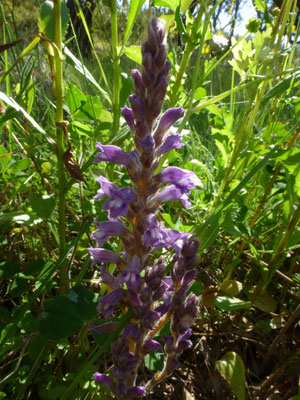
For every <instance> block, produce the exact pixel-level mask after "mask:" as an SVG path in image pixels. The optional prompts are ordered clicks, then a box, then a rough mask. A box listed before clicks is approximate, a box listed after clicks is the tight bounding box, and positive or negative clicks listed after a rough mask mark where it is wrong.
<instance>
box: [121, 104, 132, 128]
mask: <svg viewBox="0 0 300 400" xmlns="http://www.w3.org/2000/svg"><path fill="white" fill-rule="evenodd" d="M121 111H122V115H123V117H124V118H125V121H126V122H127V125H128V126H129V128H130V129H131V130H132V132H134V131H135V130H134V120H133V113H132V110H131V109H130V108H128V107H126V106H125V107H123V108H122V110H121Z"/></svg>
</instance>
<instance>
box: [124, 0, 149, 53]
mask: <svg viewBox="0 0 300 400" xmlns="http://www.w3.org/2000/svg"><path fill="white" fill-rule="evenodd" d="M144 3H145V0H131V2H130V6H129V12H128V19H127V25H126V29H125V33H124V40H123V45H122V49H124V47H125V45H126V43H127V40H128V38H129V36H130V34H131V31H132V28H133V25H134V23H135V21H136V17H137V15H138V13H139V12H140V10H141V8H142V6H143V4H144Z"/></svg>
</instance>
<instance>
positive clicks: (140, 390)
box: [126, 386, 146, 397]
mask: <svg viewBox="0 0 300 400" xmlns="http://www.w3.org/2000/svg"><path fill="white" fill-rule="evenodd" d="M145 394H146V390H145V388H144V387H143V386H132V387H131V388H129V389H127V392H126V395H127V396H129V397H142V396H145Z"/></svg>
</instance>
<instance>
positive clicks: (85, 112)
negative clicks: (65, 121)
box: [74, 96, 102, 121]
mask: <svg viewBox="0 0 300 400" xmlns="http://www.w3.org/2000/svg"><path fill="white" fill-rule="evenodd" d="M101 112H102V104H101V101H100V99H99V97H92V96H86V102H85V103H84V104H83V105H82V106H81V107H80V108H79V109H78V110H77V111H76V113H75V114H74V118H76V119H79V120H83V121H90V120H93V119H98V118H99V117H100V115H101Z"/></svg>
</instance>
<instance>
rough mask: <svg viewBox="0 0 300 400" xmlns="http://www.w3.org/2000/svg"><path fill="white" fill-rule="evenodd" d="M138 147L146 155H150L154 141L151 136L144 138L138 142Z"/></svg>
mask: <svg viewBox="0 0 300 400" xmlns="http://www.w3.org/2000/svg"><path fill="white" fill-rule="evenodd" d="M140 145H141V148H142V150H143V152H144V153H145V154H146V155H149V154H151V153H152V150H153V148H154V140H153V138H152V136H151V135H148V136H146V137H145V139H142V140H140Z"/></svg>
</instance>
